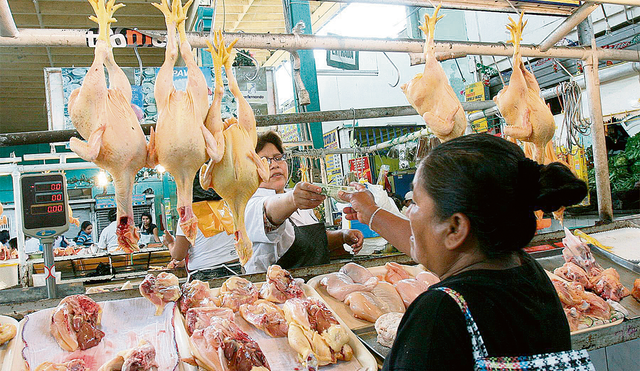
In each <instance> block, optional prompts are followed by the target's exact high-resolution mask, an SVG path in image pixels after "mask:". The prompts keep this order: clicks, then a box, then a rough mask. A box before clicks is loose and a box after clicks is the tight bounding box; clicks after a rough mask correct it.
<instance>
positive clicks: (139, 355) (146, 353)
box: [98, 340, 158, 371]
mask: <svg viewBox="0 0 640 371" xmlns="http://www.w3.org/2000/svg"><path fill="white" fill-rule="evenodd" d="M156 370H158V364H157V363H156V348H154V347H153V345H151V344H150V343H149V342H147V341H146V340H141V341H140V342H139V343H138V346H136V347H135V348H131V349H127V350H123V351H121V352H119V353H118V354H117V355H116V356H115V357H114V358H113V359H112V360H111V361H109V362H107V363H105V364H104V365H102V366H101V367H100V368H99V369H98V371H156Z"/></svg>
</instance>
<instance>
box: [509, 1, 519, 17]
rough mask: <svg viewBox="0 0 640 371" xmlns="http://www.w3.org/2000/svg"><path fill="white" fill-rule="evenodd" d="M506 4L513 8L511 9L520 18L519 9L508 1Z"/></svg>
mask: <svg viewBox="0 0 640 371" xmlns="http://www.w3.org/2000/svg"><path fill="white" fill-rule="evenodd" d="M506 2H507V3H508V4H509V5H510V6H511V8H513V11H514V12H516V14H517V15H518V17H519V16H520V12H519V11H518V9H516V7H515V6H513V4H512V3H511V1H509V0H506Z"/></svg>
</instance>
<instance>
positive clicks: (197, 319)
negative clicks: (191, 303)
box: [185, 307, 235, 335]
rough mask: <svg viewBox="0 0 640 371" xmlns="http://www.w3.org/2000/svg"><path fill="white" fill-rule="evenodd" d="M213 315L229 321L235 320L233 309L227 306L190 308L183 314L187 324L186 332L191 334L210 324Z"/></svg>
mask: <svg viewBox="0 0 640 371" xmlns="http://www.w3.org/2000/svg"><path fill="white" fill-rule="evenodd" d="M214 317H220V318H226V319H227V320H229V321H234V320H235V315H234V314H233V311H232V310H231V309H229V308H218V307H201V308H191V309H189V310H188V311H187V315H186V316H185V322H186V324H187V332H188V333H189V335H191V334H193V333H194V332H195V331H196V330H201V329H204V328H205V327H207V326H209V325H210V324H211V319H212V318H214Z"/></svg>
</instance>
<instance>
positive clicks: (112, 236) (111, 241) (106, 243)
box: [98, 209, 118, 253]
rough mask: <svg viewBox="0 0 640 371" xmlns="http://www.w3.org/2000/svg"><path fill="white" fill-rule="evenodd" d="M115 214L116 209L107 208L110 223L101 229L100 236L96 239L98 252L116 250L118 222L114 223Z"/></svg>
mask: <svg viewBox="0 0 640 371" xmlns="http://www.w3.org/2000/svg"><path fill="white" fill-rule="evenodd" d="M116 215H117V211H116V209H112V210H109V215H108V217H109V221H110V222H111V223H110V224H109V225H108V226H106V227H105V228H104V229H103V230H102V232H101V233H100V238H99V239H98V251H100V252H105V251H106V252H110V253H112V252H115V251H116V250H118V236H116V228H117V227H118V223H116Z"/></svg>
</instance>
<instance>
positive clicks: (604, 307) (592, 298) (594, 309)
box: [582, 291, 611, 319]
mask: <svg viewBox="0 0 640 371" xmlns="http://www.w3.org/2000/svg"><path fill="white" fill-rule="evenodd" d="M582 298H583V300H584V301H585V302H587V303H589V308H587V309H586V310H585V311H584V314H586V315H587V316H591V317H597V318H602V319H609V318H611V307H610V306H609V304H607V302H606V301H604V299H602V298H601V297H599V296H598V295H596V294H594V293H592V292H589V291H582Z"/></svg>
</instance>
